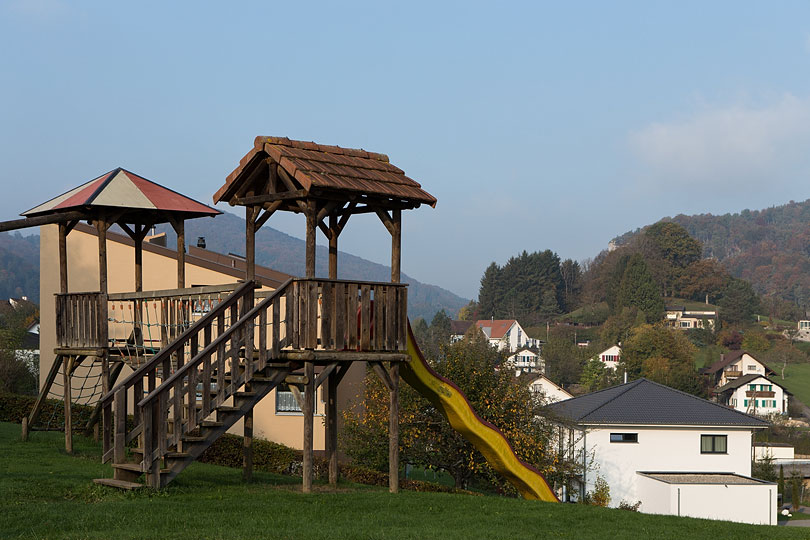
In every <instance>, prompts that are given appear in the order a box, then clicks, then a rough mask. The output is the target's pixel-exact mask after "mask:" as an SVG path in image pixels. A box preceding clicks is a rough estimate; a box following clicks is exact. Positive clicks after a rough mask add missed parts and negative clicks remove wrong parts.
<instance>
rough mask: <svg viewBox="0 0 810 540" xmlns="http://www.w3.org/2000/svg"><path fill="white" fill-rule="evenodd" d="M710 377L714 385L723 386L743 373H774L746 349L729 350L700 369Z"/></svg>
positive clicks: (766, 374) (768, 374)
mask: <svg viewBox="0 0 810 540" xmlns="http://www.w3.org/2000/svg"><path fill="white" fill-rule="evenodd" d="M700 373H701V374H703V375H708V376H709V377H711V378H712V381H713V382H714V385H715V386H716V387H721V386H725V385H726V384H728V383H729V382H731V381H733V380H735V379H739V378H740V377H742V376H743V375H765V376H770V375H775V372H774V371H773V370H772V369H771V368H769V367H768V366H766V365H765V364H764V363H763V362H760V361H759V360H757V359H756V358H754V356H753V355H752V354H751V353H750V352H748V351H742V350H740V351H731V352H729V353H726V354H721V355H720V360H718V361H717V362H715V363H713V364H712V365H711V366H709V367H707V368H703V369H701V370H700Z"/></svg>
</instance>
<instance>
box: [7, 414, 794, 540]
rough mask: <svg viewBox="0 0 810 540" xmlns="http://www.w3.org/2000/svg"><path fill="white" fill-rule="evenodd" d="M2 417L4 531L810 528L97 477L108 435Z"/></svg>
mask: <svg viewBox="0 0 810 540" xmlns="http://www.w3.org/2000/svg"><path fill="white" fill-rule="evenodd" d="M19 429H20V428H19V426H18V425H13V424H3V423H0V501H3V505H2V506H3V511H2V512H0V537H2V538H116V540H122V539H125V538H189V539H195V540H196V539H199V538H329V539H338V538H420V539H421V538H439V537H441V538H464V539H467V538H509V539H510V540H511V539H515V538H577V539H588V538H634V537H635V538H640V537H647V538H657V539H658V538H673V539H676V538H677V539H678V540H685V539H691V538H711V539H713V540H719V539H722V538H735V539H736V538H746V539H747V540H753V539H757V538H806V537H807V535H806V531H803V530H801V529H787V528H777V527H764V526H759V527H757V526H749V525H739V524H730V523H726V522H713V521H706V520H697V519H688V518H676V517H669V516H649V515H644V514H636V513H631V512H626V511H623V510H610V509H602V508H591V507H585V506H580V505H562V504H551V503H540V502H534V501H523V500H516V499H506V498H499V497H472V496H465V495H445V494H432V493H411V492H404V493H401V494H399V495H390V494H388V493H387V492H386V491H384V490H381V489H377V488H368V487H363V486H354V485H343V486H341V487H340V488H339V489H338V492H337V493H333V492H331V491H329V490H328V489H327V488H323V487H321V488H320V489H319V492H318V493H315V494H311V495H306V496H305V495H302V494H301V493H300V492H298V481H297V480H296V479H294V478H287V477H281V476H276V475H271V474H267V473H258V474H256V475H255V477H256V481H255V482H254V483H252V484H249V485H245V484H242V483H241V481H240V479H239V476H240V471H239V470H236V469H227V468H223V467H215V466H211V465H204V464H199V463H198V464H194V465H192V466H191V467H189V468H188V469H187V470H186V471H185V472H184V473H183V474H182V475H180V476H179V477H178V478H177V480H176V481H175V482H173V483H172V484H171V486H170V487H169V488H168V489H166V490H163V491H160V492H149V491H142V492H139V493H120V492H117V491H115V490H111V489H107V488H102V487H99V486H94V485H93V484H91V482H90V480H91V479H92V478H94V477H98V476H102V475H109V474H110V469H109V467H107V466H104V465H101V464H100V463H99V460H98V455H99V450H98V446H97V445H95V444H93V443H92V442H89V441H87V440H84V439H81V438H78V437H77V440H76V445H75V446H76V449H77V456H76V457H71V456H68V455H66V454H65V453H64V451H63V450H61V449H60V448H61V447H62V445H63V441H64V439H63V438H62V437H61V434H59V433H34V434H33V437H32V440H31V441H30V442H28V443H22V442H20V441H19V440H18V437H19V433H20V431H19Z"/></svg>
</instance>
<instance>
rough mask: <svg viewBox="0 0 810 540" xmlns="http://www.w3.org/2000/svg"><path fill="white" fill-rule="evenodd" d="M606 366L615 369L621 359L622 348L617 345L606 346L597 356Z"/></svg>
mask: <svg viewBox="0 0 810 540" xmlns="http://www.w3.org/2000/svg"><path fill="white" fill-rule="evenodd" d="M597 358H599V361H600V362H602V363H603V364H604V365H605V367H606V368H608V369H612V370H615V369H616V367H617V366H618V365H619V362H621V359H622V348H621V347H620V346H619V345H614V346H612V347H608V348H607V349H605V350H604V351H602V352H600V353H599V355H598V356H597Z"/></svg>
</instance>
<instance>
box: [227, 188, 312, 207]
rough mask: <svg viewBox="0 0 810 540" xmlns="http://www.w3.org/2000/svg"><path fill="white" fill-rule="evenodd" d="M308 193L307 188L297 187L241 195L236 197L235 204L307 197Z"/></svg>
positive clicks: (243, 204)
mask: <svg viewBox="0 0 810 540" xmlns="http://www.w3.org/2000/svg"><path fill="white" fill-rule="evenodd" d="M307 195H309V192H308V191H307V190H305V189H296V190H294V191H282V192H281V193H265V194H262V195H251V196H248V197H241V198H239V199H236V201H235V204H238V205H240V206H252V205H254V204H266V203H272V202H278V201H286V200H290V199H305V198H306V197H307Z"/></svg>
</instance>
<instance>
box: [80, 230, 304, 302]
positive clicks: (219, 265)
mask: <svg viewBox="0 0 810 540" xmlns="http://www.w3.org/2000/svg"><path fill="white" fill-rule="evenodd" d="M74 230H76V231H81V232H84V233H87V234H91V235H98V231H97V230H96V228H95V227H91V226H89V225H87V224H85V223H78V224H77V225H76V228H75V229H74ZM107 241H108V242H116V243H119V244H124V245H128V246H134V245H135V244H134V242H133V241H132V239H131V238H130V237H129V236H127V235H125V234H120V233H117V232H114V231H108V232H107ZM186 249H187V250H188V252H187V253H186V256H185V260H186V264H193V265H195V266H199V267H202V268H207V269H209V270H214V271H215V272H219V273H221V274H225V275H227V276H231V277H233V278H236V279H244V278H245V259H243V258H242V257H235V256H233V255H223V254H221V253H217V252H215V251H209V250H207V249H201V248H198V247H197V246H193V245H188V246H186ZM143 250H144V251H145V252H151V253H156V254H158V255H162V256H163V257H168V258H170V259H175V260H176V259H177V251H175V250H173V249H169V248H166V247H163V246H160V245H157V244H151V243H149V242H144V243H143ZM291 277H292V276H290V275H289V274H285V273H283V272H279V271H277V270H273V269H271V268H267V267H264V266H259V265H256V280H257V281H259V282H260V283H261V284H262V285H265V286H267V287H272V288H274V289H275V288H278V287H279V286H280V285H281V284H282V283H284V282H285V281H287V280H288V279H289V278H291ZM190 285H191V286H194V285H209V283H204V284H203V283H192V284H190Z"/></svg>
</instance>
